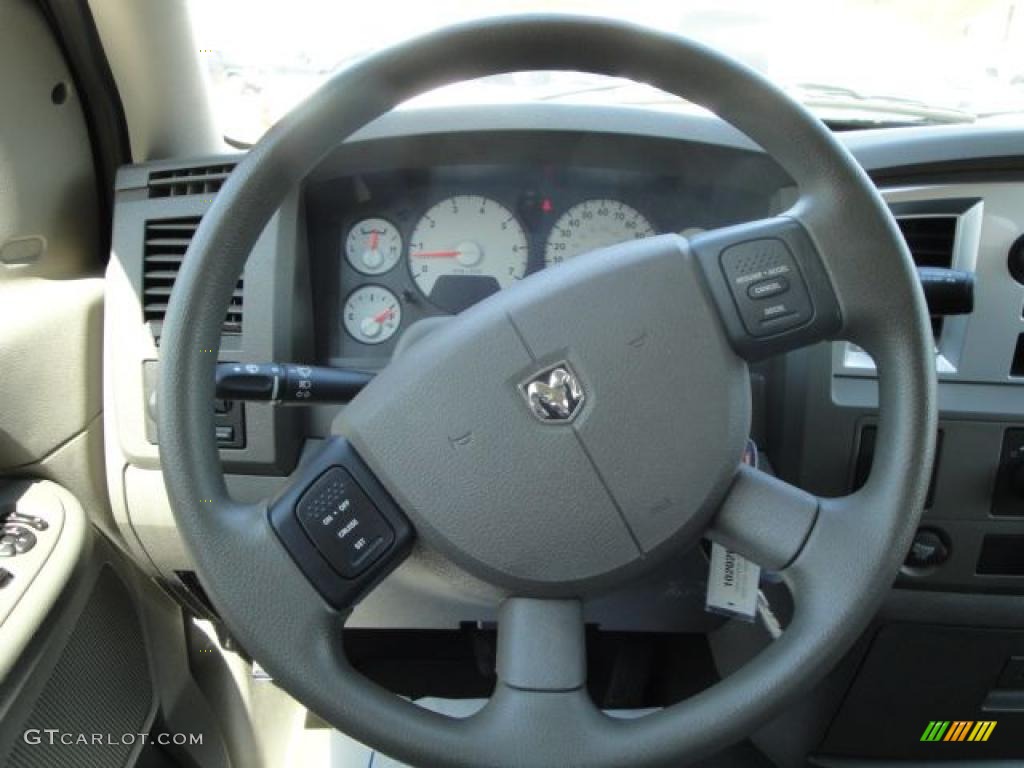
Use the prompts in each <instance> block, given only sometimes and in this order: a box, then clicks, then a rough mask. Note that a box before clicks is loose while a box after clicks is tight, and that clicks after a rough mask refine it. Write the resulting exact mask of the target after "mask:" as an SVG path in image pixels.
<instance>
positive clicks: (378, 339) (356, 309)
mask: <svg viewBox="0 0 1024 768" xmlns="http://www.w3.org/2000/svg"><path fill="white" fill-rule="evenodd" d="M342 322H343V323H344V325H345V330H346V331H348V334H349V335H350V336H351V337H352V338H353V339H355V340H356V341H361V342H362V343H363V344H380V343H382V342H385V341H387V340H388V339H390V338H391V337H392V336H394V335H395V331H397V330H398V327H399V326H400V325H401V324H402V305H401V303H400V302H399V301H398V297H397V296H395V294H393V293H392V292H391V291H389V290H388V289H387V288H383V287H381V286H379V285H364V286H361V287H359V288H356V289H355V290H354V291H352V293H350V294H349V297H348V298H347V299H346V300H345V306H344V308H343V309H342Z"/></svg>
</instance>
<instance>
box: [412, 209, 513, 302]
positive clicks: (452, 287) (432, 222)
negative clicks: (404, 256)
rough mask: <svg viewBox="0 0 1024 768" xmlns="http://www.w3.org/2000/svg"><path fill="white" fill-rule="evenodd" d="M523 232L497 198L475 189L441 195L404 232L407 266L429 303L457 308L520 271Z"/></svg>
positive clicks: (504, 285)
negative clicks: (406, 235)
mask: <svg viewBox="0 0 1024 768" xmlns="http://www.w3.org/2000/svg"><path fill="white" fill-rule="evenodd" d="M528 255H529V249H528V246H527V243H526V233H525V232H524V231H523V227H522V225H521V224H520V223H519V222H518V221H517V220H516V217H515V215H514V214H513V213H512V211H510V210H509V209H508V208H506V207H505V206H504V205H502V204H501V203H499V202H497V201H496V200H491V199H490V198H487V197H481V196H479V195H457V196H455V197H449V198H448V199H447V200H442V201H441V202H440V203H438V204H437V205H435V206H433V207H432V208H431V209H430V210H428V211H427V212H426V213H424V214H423V217H422V218H421V219H420V220H419V222H417V224H416V228H415V229H413V231H412V236H411V237H410V238H409V269H410V270H411V271H412V276H413V279H414V280H415V281H416V285H417V286H419V289H420V290H421V291H423V294H424V295H425V296H427V297H428V298H429V299H430V300H431V301H432V302H433V303H434V304H436V305H437V306H439V307H441V308H442V309H446V310H448V311H449V312H459V311H461V310H463V309H465V308H466V307H468V306H470V305H471V304H474V303H475V302H477V301H480V300H481V299H483V298H485V297H487V296H489V295H490V294H492V293H494V292H496V291H497V290H499V289H501V288H507V287H508V286H510V285H512V283H514V282H515V281H516V280H519V279H521V278H522V277H523V275H524V274H526V261H527V257H528Z"/></svg>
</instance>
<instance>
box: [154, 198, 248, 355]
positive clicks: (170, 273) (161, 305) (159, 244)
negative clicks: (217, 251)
mask: <svg viewBox="0 0 1024 768" xmlns="http://www.w3.org/2000/svg"><path fill="white" fill-rule="evenodd" d="M198 226H199V217H198V216H189V217H185V218H180V219H163V220H158V221H147V222H146V229H145V236H144V243H143V273H142V312H143V317H144V318H145V320H146V322H149V323H153V324H154V328H153V333H154V336H156V337H158V338H159V336H160V328H159V325H160V324H162V323H163V320H164V315H166V314H167V301H168V299H169V298H170V295H171V290H172V289H173V288H174V281H175V280H176V279H177V277H178V272H179V271H180V270H181V264H182V261H183V260H184V258H185V252H186V251H187V250H188V246H189V243H191V242H192V236H193V235H194V234H195V231H196V227H198ZM243 289H244V286H243V283H242V280H241V278H239V280H238V285H237V286H235V290H234V291H233V292H232V294H231V304H230V306H229V307H228V312H227V317H225V319H224V325H223V326H222V332H223V333H226V334H237V333H241V332H242V294H243Z"/></svg>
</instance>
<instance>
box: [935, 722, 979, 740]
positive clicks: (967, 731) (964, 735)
mask: <svg viewBox="0 0 1024 768" xmlns="http://www.w3.org/2000/svg"><path fill="white" fill-rule="evenodd" d="M995 729H996V721H995V720H977V721H975V720H953V721H952V722H951V721H949V720H932V721H931V722H929V723H928V727H927V728H925V729H924V733H922V734H921V741H988V737H989V736H991V735H992V731H994V730H995Z"/></svg>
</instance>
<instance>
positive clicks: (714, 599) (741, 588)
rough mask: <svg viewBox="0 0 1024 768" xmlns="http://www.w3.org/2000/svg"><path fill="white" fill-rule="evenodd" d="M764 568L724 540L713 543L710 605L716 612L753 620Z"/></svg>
mask: <svg viewBox="0 0 1024 768" xmlns="http://www.w3.org/2000/svg"><path fill="white" fill-rule="evenodd" d="M760 578H761V568H760V566H758V565H756V564H755V563H752V562H750V561H749V560H747V559H746V558H745V557H742V556H741V555H738V554H736V553H735V552H731V551H730V550H728V549H726V548H725V547H723V546H721V545H720V544H715V543H713V542H712V544H711V567H710V569H709V571H708V596H707V603H706V607H707V609H708V610H709V611H711V612H712V613H720V614H723V615H725V616H735V617H736V618H739V619H743V620H744V621H753V620H754V615H755V614H756V613H757V591H758V582H759V581H760Z"/></svg>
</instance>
